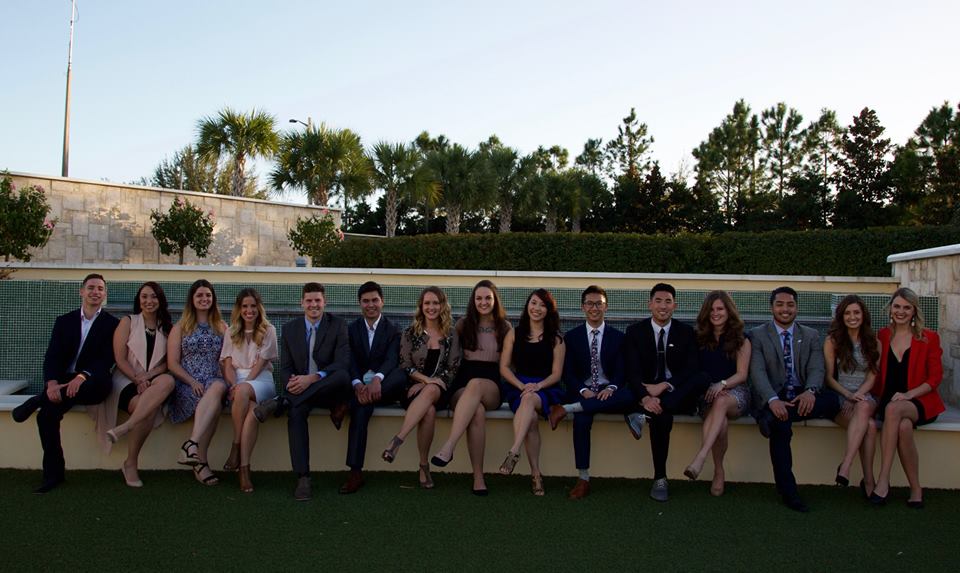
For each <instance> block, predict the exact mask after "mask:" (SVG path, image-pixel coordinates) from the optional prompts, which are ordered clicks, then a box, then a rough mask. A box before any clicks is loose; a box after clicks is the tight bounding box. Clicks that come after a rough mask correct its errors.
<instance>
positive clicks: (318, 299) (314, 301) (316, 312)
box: [300, 292, 327, 322]
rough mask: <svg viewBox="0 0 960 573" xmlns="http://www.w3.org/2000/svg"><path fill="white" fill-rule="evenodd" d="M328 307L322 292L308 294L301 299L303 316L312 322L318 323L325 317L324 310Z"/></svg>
mask: <svg viewBox="0 0 960 573" xmlns="http://www.w3.org/2000/svg"><path fill="white" fill-rule="evenodd" d="M326 305H327V302H326V299H325V298H324V296H323V293H322V292H307V293H304V294H303V298H301V299H300V306H301V307H302V308H303V315H304V316H305V317H307V320H309V321H310V322H317V321H318V320H320V317H321V316H323V309H324V307H325V306H326Z"/></svg>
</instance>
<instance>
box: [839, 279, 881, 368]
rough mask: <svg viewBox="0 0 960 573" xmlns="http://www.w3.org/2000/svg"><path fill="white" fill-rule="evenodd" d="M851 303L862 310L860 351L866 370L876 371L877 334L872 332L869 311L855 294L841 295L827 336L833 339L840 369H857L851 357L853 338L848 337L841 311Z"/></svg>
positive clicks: (878, 350)
mask: <svg viewBox="0 0 960 573" xmlns="http://www.w3.org/2000/svg"><path fill="white" fill-rule="evenodd" d="M853 304H856V305H859V306H860V310H861V312H863V323H861V324H860V351H861V352H862V353H863V357H864V359H865V360H866V361H867V371H868V372H877V371H878V370H879V369H878V367H877V365H878V364H879V363H880V349H879V348H878V345H877V335H876V334H874V332H873V325H872V324H871V321H870V311H869V310H867V305H866V303H864V302H863V299H862V298H860V297H859V296H857V295H855V294H848V295H847V296H845V297H843V299H842V300H841V301H840V304H838V305H837V310H836V311H835V312H834V313H833V320H832V321H830V330H828V331H827V338H829V339H830V340H832V341H833V347H834V349H835V351H836V355H837V364H838V365H839V366H840V371H841V372H854V371H855V370H856V369H857V363H856V361H855V360H854V359H853V340H851V339H850V333H849V332H847V325H846V324H844V322H843V313H845V312H846V311H847V308H848V307H849V306H850V305H853Z"/></svg>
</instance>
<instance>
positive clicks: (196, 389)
mask: <svg viewBox="0 0 960 573" xmlns="http://www.w3.org/2000/svg"><path fill="white" fill-rule="evenodd" d="M190 388H191V389H193V395H194V396H196V397H197V398H202V397H203V384H201V383H199V382H195V381H190Z"/></svg>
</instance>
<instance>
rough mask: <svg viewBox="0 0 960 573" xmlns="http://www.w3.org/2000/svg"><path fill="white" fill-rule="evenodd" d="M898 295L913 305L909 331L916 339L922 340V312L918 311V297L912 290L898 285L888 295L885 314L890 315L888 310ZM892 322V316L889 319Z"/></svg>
mask: <svg viewBox="0 0 960 573" xmlns="http://www.w3.org/2000/svg"><path fill="white" fill-rule="evenodd" d="M897 297H900V298H902V299H903V300H905V301H907V302H908V303H910V305H911V306H913V320H911V321H910V331H911V332H912V333H913V337H914V338H916V339H917V340H923V339H924V336H923V313H922V312H921V311H920V297H919V296H917V293H915V292H913V290H911V289H908V288H907V287H900V288H898V289H897V290H896V291H895V292H894V293H893V296H891V297H890V302H888V303H887V316H890V310H891V308H892V307H893V299H895V298H897ZM890 322H891V323H892V322H893V318H891V319H890Z"/></svg>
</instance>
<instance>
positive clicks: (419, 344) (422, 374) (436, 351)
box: [381, 286, 460, 489]
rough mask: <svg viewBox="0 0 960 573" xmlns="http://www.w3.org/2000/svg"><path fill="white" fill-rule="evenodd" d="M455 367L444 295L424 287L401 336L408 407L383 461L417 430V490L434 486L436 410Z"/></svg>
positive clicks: (456, 360) (453, 338)
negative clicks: (432, 449) (432, 459)
mask: <svg viewBox="0 0 960 573" xmlns="http://www.w3.org/2000/svg"><path fill="white" fill-rule="evenodd" d="M459 365H460V344H459V341H458V338H457V333H456V331H455V330H454V328H453V317H452V316H451V315H450V304H449V303H448V302H447V295H446V294H445V293H444V292H443V290H441V289H440V288H439V287H435V286H431V287H427V288H425V289H423V291H422V292H421V293H420V299H419V300H418V301H417V311H416V314H415V315H414V317H413V324H411V325H410V328H408V329H406V330H405V331H404V332H403V335H402V336H401V338H400V368H402V369H404V370H405V371H406V372H407V392H406V394H405V395H404V399H403V406H404V408H406V409H407V411H406V413H405V414H404V416H403V424H402V425H401V426H400V431H399V432H397V435H395V436H394V437H393V439H391V440H390V445H389V446H387V449H385V450H384V451H383V454H382V456H381V457H382V458H383V459H384V461H386V462H387V463H393V460H394V459H395V458H396V457H397V451H398V450H399V449H400V445H401V444H403V440H404V439H406V437H407V435H409V434H410V432H412V431H413V429H414V428H416V429H417V449H418V451H419V453H420V475H419V481H420V487H422V488H424V489H432V488H433V478H432V477H431V476H430V464H429V463H427V461H428V459H429V458H428V457H429V455H430V446H431V445H432V444H433V434H434V428H435V424H436V416H437V409H438V408H440V409H442V408H444V407H446V403H447V399H448V397H449V389H450V385H451V383H452V382H453V380H454V377H455V376H456V374H457V367H458V366H459Z"/></svg>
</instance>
